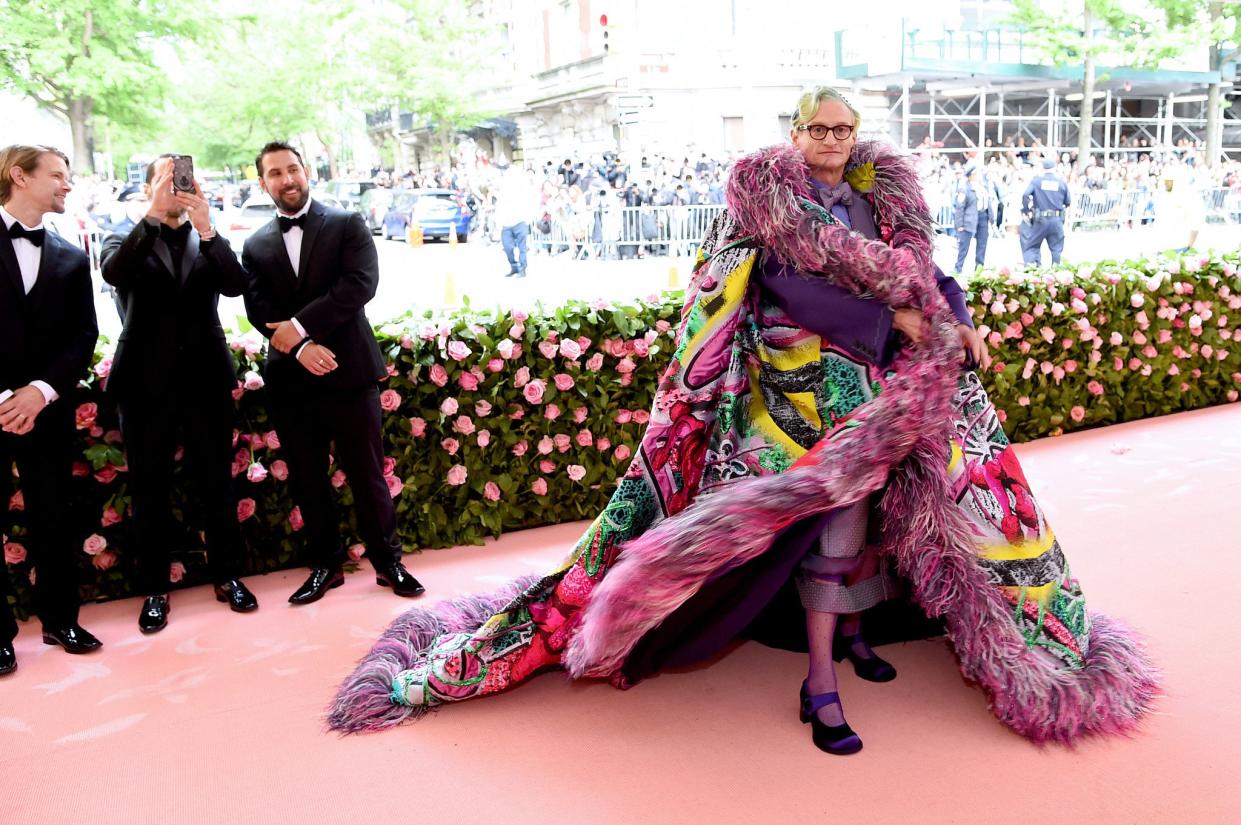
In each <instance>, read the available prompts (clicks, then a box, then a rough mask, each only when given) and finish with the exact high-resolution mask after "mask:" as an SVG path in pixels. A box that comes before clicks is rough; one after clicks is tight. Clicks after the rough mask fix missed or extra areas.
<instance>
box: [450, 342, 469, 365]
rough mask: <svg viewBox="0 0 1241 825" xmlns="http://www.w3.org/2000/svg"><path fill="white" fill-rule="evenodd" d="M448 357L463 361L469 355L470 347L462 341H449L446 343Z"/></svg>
mask: <svg viewBox="0 0 1241 825" xmlns="http://www.w3.org/2000/svg"><path fill="white" fill-rule="evenodd" d="M448 357H449V358H451V359H452V360H454V361H464V360H465V359H467V358H469V357H470V348H469V347H468V346H466V344H465V342H464V341H450V342H449V343H448Z"/></svg>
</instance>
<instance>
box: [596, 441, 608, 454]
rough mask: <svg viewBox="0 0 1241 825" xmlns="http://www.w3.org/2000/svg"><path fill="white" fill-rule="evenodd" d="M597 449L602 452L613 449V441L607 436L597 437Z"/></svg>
mask: <svg viewBox="0 0 1241 825" xmlns="http://www.w3.org/2000/svg"><path fill="white" fill-rule="evenodd" d="M595 449H597V450H598V451H599V452H601V453H606V452H607V451H608V450H610V449H612V442H611V440H610V439H607V438H597V439H595Z"/></svg>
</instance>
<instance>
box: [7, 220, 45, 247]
mask: <svg viewBox="0 0 1241 825" xmlns="http://www.w3.org/2000/svg"><path fill="white" fill-rule="evenodd" d="M46 234H47V230H46V229H27V228H26V227H24V226H22V225H21V224H20V223H16V222H14V224H13V225H12V226H10V227H9V237H10V238H12V239H13V240H17V239H18V238H25V239H26V240H28V241H30V242H31V243H32V244H34V245H35V246H43V237H44V236H45V235H46Z"/></svg>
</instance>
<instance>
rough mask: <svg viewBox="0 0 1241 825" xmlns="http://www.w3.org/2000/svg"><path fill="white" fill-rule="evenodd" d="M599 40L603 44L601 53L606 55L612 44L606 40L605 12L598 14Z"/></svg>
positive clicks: (606, 20)
mask: <svg viewBox="0 0 1241 825" xmlns="http://www.w3.org/2000/svg"><path fill="white" fill-rule="evenodd" d="M599 42H600V43H602V44H603V55H604V57H606V56H607V55H608V53H609V52H610V51H611V49H612V44H611V43H610V42H608V16H607V15H606V14H601V15H599Z"/></svg>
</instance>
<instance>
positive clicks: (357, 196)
mask: <svg viewBox="0 0 1241 825" xmlns="http://www.w3.org/2000/svg"><path fill="white" fill-rule="evenodd" d="M374 188H375V182H374V181H369V180H330V181H328V182H327V183H325V184H323V186H321V187H319V188H318V189H317V190H316V192H322V193H324V194H326V195H330V196H332V197H333V198H336V200H338V201H340V202H341V203H342V204H344V208H345V209H352V210H353V211H355V212H359V211H361V210H360V209H359V208H358V206H359V203H360V202H361V200H362V195H363V193H365V192H367V191H369V190H371V189H374Z"/></svg>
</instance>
